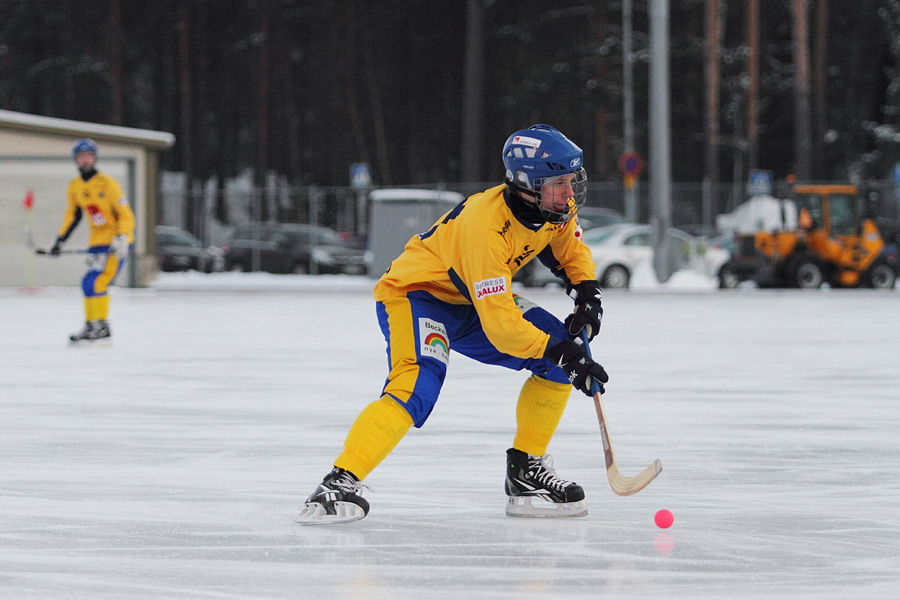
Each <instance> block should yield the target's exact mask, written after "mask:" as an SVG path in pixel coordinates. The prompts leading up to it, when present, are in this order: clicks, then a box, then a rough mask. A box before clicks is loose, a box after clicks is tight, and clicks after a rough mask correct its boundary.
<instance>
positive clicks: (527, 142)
mask: <svg viewBox="0 0 900 600" xmlns="http://www.w3.org/2000/svg"><path fill="white" fill-rule="evenodd" d="M512 143H513V144H515V145H518V146H531V147H532V148H538V147H540V145H541V140H539V139H537V138H533V137H528V136H526V135H517V136H516V137H514V138H513V141H512Z"/></svg>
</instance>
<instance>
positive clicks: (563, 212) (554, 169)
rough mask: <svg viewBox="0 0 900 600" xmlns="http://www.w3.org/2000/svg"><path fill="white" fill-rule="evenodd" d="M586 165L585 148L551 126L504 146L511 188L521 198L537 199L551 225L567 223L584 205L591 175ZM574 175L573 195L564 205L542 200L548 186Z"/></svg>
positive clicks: (512, 138)
mask: <svg viewBox="0 0 900 600" xmlns="http://www.w3.org/2000/svg"><path fill="white" fill-rule="evenodd" d="M583 163H584V155H583V153H582V152H581V148H579V147H578V146H576V145H575V144H573V143H572V141H571V140H570V139H569V138H567V137H566V136H564V135H563V134H562V133H560V132H559V131H558V130H557V129H554V128H553V127H550V126H549V125H532V126H531V127H529V128H528V129H523V130H521V131H517V132H515V133H514V134H512V135H511V136H509V139H508V140H506V144H504V145H503V166H505V167H506V185H507V187H509V188H510V190H512V191H513V192H516V193H517V194H519V195H520V196H522V195H523V194H524V195H525V196H534V198H535V204H536V205H537V207H538V209H539V210H540V211H541V216H542V217H544V219H546V220H547V222H549V223H557V224H558V223H565V222H566V221H568V220H569V219H571V218H572V217H573V216H574V215H575V213H576V211H577V210H578V208H579V207H581V206H582V205H584V202H585V200H586V199H587V175H586V174H585V171H584V165H583ZM570 174H574V175H575V177H573V178H569V181H567V182H566V183H567V184H568V185H571V193H572V195H571V196H569V198H568V199H567V201H566V202H565V204H564V205H562V206H560V205H559V203H558V202H556V203H552V202H549V199H545V198H543V197H542V193H541V190H542V188H543V187H544V186H545V185H546V184H547V183H549V182H550V181H552V180H554V179H556V178H558V177H561V176H564V175H570ZM567 195H568V193H567ZM554 204H555V206H554Z"/></svg>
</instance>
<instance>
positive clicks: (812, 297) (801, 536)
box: [0, 274, 900, 600]
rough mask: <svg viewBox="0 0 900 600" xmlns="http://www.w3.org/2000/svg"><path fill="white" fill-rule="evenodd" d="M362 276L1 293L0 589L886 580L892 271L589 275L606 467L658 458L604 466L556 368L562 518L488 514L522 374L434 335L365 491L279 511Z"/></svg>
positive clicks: (892, 523) (375, 364) (625, 592)
mask: <svg viewBox="0 0 900 600" xmlns="http://www.w3.org/2000/svg"><path fill="white" fill-rule="evenodd" d="M273 278H274V279H273ZM214 281H218V283H216V284H213V283H212V282H214ZM226 281H229V283H228V285H225V283H226ZM191 282H193V283H192V284H191ZM671 282H672V280H670V283H671ZM371 286H372V282H371V281H369V280H366V279H362V278H351V277H347V278H344V277H335V278H326V277H319V278H313V277H303V276H285V277H283V278H280V279H279V278H275V276H261V275H260V276H249V277H248V276H241V275H237V274H221V277H217V276H213V277H204V276H201V275H196V274H187V275H185V276H180V277H175V276H166V277H161V278H160V280H159V281H158V282H157V285H156V287H155V288H153V289H143V290H129V289H114V290H113V292H112V296H113V297H112V303H111V322H112V327H113V335H114V342H113V345H112V346H111V347H107V348H69V347H67V346H66V344H65V338H66V336H67V335H68V333H69V332H71V331H74V330H75V329H77V328H78V327H79V325H80V322H81V319H82V316H81V298H80V295H79V291H78V289H76V288H57V289H42V290H39V291H37V292H35V293H31V294H26V293H21V292H19V291H17V290H3V291H0V330H2V331H3V332H4V335H3V336H2V337H0V457H2V462H0V465H2V466H0V590H2V594H0V596H2V597H9V598H16V599H31V598H35V599H37V598H40V599H48V598H92V599H114V598H115V599H119V598H122V599H124V598H129V599H130V598H166V599H170V598H229V599H231V598H259V599H262V598H267V599H269V598H337V599H340V598H385V599H388V598H390V599H394V598H423V597H425V598H429V599H434V598H437V599H442V598H448V599H449V598H463V597H464V598H490V599H497V598H501V599H502V598H510V599H516V600H519V599H521V598H556V597H565V598H598V597H602V598H605V599H617V598H725V597H727V598H765V599H767V600H780V599H795V598H816V599H817V600H819V599H823V598H824V599H838V598H847V597H859V598H887V597H893V596H894V595H895V594H896V589H897V587H898V585H900V575H898V574H897V568H896V565H897V564H898V563H900V517H898V515H900V485H898V483H897V482H898V478H897V473H898V472H900V441H898V440H900V436H898V435H897V431H898V430H900V408H898V401H900V398H898V391H897V390H898V389H900V368H898V367H900V364H898V362H900V318H898V310H900V303H898V295H897V293H896V292H872V291H869V290H822V291H815V292H806V293H803V292H783V291H766V290H752V289H750V290H745V289H741V290H732V291H726V292H720V291H717V290H706V289H703V290H692V289H686V288H683V287H677V286H675V287H674V288H665V287H664V288H662V289H659V288H654V289H651V290H648V291H646V292H645V291H641V290H640V289H637V290H635V291H632V292H619V293H616V292H609V293H605V294H604V307H605V315H604V325H603V330H602V331H601V333H600V337H599V338H598V339H597V340H595V341H594V343H593V344H592V347H593V351H594V355H595V357H597V358H598V360H600V361H601V362H602V363H603V364H604V366H605V367H606V368H607V370H608V371H609V373H610V376H611V382H610V384H609V386H608V392H607V394H606V396H605V404H606V408H607V412H608V419H609V423H610V428H611V434H612V441H613V444H614V446H615V450H616V454H617V457H618V459H619V462H620V468H621V469H622V471H623V473H624V474H625V475H633V474H636V473H637V472H638V471H640V470H641V469H643V468H644V467H645V466H646V465H647V464H649V463H650V461H652V460H653V459H655V458H660V459H661V460H662V463H663V465H664V471H663V473H662V474H661V475H660V476H659V478H658V479H657V480H656V481H654V482H653V483H652V484H650V486H649V487H647V488H646V489H645V490H643V491H641V492H640V493H638V494H636V495H635V496H631V497H625V498H622V497H618V496H615V495H614V494H613V493H612V492H611V490H610V489H609V486H608V484H607V482H606V477H605V473H604V470H603V458H602V449H601V447H600V438H599V433H598V431H597V424H596V418H595V416H594V415H593V407H592V404H591V402H590V401H589V399H587V398H585V397H583V396H579V395H578V394H577V393H575V394H573V395H572V398H571V400H570V403H569V407H568V409H567V412H566V415H564V417H563V420H562V423H561V424H560V428H559V431H558V433H557V436H556V437H555V438H554V441H553V443H552V444H551V446H550V452H551V453H552V454H553V455H554V459H555V462H556V466H557V468H558V469H559V471H560V474H561V475H563V476H565V477H568V478H571V479H574V480H575V481H578V482H579V483H580V484H582V485H583V486H584V487H585V491H586V494H587V503H588V507H589V510H590V514H589V516H588V517H586V518H583V519H569V520H540V519H535V520H527V519H509V518H506V517H505V516H504V514H503V507H504V501H505V498H504V495H503V484H502V482H503V464H504V456H505V455H504V452H505V450H506V448H507V447H508V446H509V445H510V443H511V440H512V436H513V430H514V424H515V399H516V396H517V393H518V389H519V387H520V386H521V382H522V381H523V375H522V374H521V373H515V372H509V371H505V370H502V369H499V368H492V367H486V366H484V365H480V364H477V363H474V362H472V361H470V360H468V359H465V358H464V357H460V356H458V355H454V356H452V358H451V364H450V373H449V375H448V379H447V383H446V385H445V388H444V393H443V394H442V397H441V400H440V401H439V403H438V405H437V407H436V409H435V411H434V413H433V415H432V416H431V418H430V420H429V422H428V423H426V425H425V427H423V428H422V429H421V430H413V431H411V432H410V434H409V435H407V437H406V438H405V439H404V440H403V441H402V442H401V443H400V445H399V446H398V448H397V449H396V450H395V451H394V453H393V454H392V455H391V456H389V457H388V459H387V460H386V461H385V462H384V463H383V464H382V465H381V466H380V467H379V468H378V469H376V470H375V471H374V472H373V473H372V475H371V476H370V477H369V478H368V480H367V482H366V483H367V484H369V485H370V486H371V487H372V488H373V489H372V490H370V491H368V492H366V496H367V497H368V498H369V500H370V502H371V503H372V511H371V513H370V514H369V516H368V517H367V518H366V519H364V520H362V521H360V522H358V523H354V524H350V525H346V526H340V527H331V528H328V527H318V528H317V527H301V526H299V525H297V524H296V523H294V522H293V520H292V519H293V517H294V516H295V514H296V512H297V511H298V509H299V507H300V504H301V502H302V501H303V499H304V498H305V497H306V495H308V494H309V493H310V492H311V491H312V490H313V488H314V487H315V486H316V484H317V483H318V481H319V480H320V479H321V477H322V475H323V474H324V473H325V472H326V471H327V469H328V468H329V466H330V464H331V461H332V460H333V458H334V456H335V455H336V454H337V452H338V451H339V449H340V445H341V443H342V442H343V439H344V436H345V434H346V431H347V429H348V428H349V425H350V423H351V422H352V420H353V419H354V418H355V417H356V415H357V414H358V412H359V411H360V410H361V409H362V408H363V407H364V406H365V405H366V404H367V403H368V402H370V401H371V400H373V399H375V398H376V397H377V395H378V393H379V391H380V389H381V385H382V383H383V378H384V375H385V364H384V363H385V356H384V342H383V339H382V337H381V332H380V331H379V329H378V326H377V324H376V321H375V316H374V308H373V305H372V300H371ZM254 287H256V288H263V289H264V290H266V291H264V292H257V293H251V292H250V290H249V289H248V288H254ZM197 288H206V291H203V292H199V291H188V290H190V289H194V290H196V289H197ZM179 290H181V291H179ZM521 292H522V293H523V294H524V295H526V296H527V297H529V298H531V299H532V300H534V301H537V302H538V303H540V304H541V305H542V306H545V307H546V308H548V309H549V310H551V311H552V312H554V313H555V314H557V315H558V316H560V317H564V316H565V314H566V313H567V310H568V309H569V308H570V306H571V301H570V300H569V299H568V298H566V297H565V296H564V295H563V294H562V293H561V292H560V291H559V290H558V289H548V290H539V291H538V290H521ZM661 508H668V509H670V510H672V512H673V513H674V515H675V524H674V525H673V527H672V528H671V529H669V530H666V531H662V530H660V529H658V528H656V526H655V525H654V524H653V515H654V513H655V512H656V511H657V510H659V509H661Z"/></svg>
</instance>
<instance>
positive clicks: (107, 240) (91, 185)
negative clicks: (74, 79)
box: [50, 139, 134, 343]
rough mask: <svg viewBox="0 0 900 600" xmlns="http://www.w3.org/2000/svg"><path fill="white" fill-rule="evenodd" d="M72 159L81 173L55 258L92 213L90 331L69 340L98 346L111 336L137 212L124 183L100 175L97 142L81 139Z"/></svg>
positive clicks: (87, 288) (87, 285) (84, 284)
mask: <svg viewBox="0 0 900 600" xmlns="http://www.w3.org/2000/svg"><path fill="white" fill-rule="evenodd" d="M72 156H73V157H74V159H75V163H76V164H77V165H78V170H79V172H80V175H79V176H78V177H76V178H75V179H73V180H72V181H71V182H70V183H69V188H68V192H67V194H66V196H67V198H68V199H67V204H66V214H65V217H64V218H63V224H62V227H60V230H59V235H58V236H57V238H56V242H55V243H54V244H53V247H52V248H51V249H50V254H51V255H52V256H59V253H60V251H61V250H62V246H63V243H65V241H66V240H67V239H68V238H69V236H70V235H71V234H72V231H74V230H75V227H76V226H77V225H78V223H79V222H80V221H81V218H82V216H84V215H85V214H87V219H88V224H89V225H90V228H91V235H90V239H89V241H88V257H89V258H88V267H87V271H86V272H85V274H84V278H82V280H81V289H82V291H83V292H84V312H85V317H86V318H85V325H84V328H83V329H82V330H81V331H78V332H77V333H73V334H72V335H71V336H69V341H70V342H72V343H81V342H96V341H98V340H108V339H109V338H110V335H111V332H110V328H109V323H108V322H107V316H108V313H109V296H108V295H107V289H108V287H109V286H110V285H111V284H112V283H113V282H114V281H115V279H116V276H117V275H118V274H119V271H121V270H122V265H124V264H125V260H126V259H127V257H128V248H129V245H130V244H131V243H132V242H134V213H133V212H132V211H131V206H130V205H129V204H128V198H126V197H125V194H124V193H123V192H122V188H121V187H120V186H119V184H118V182H116V180H115V179H113V178H112V177H110V176H109V175H106V174H105V173H100V172H99V171H97V169H96V166H95V164H96V161H97V144H96V143H94V141H93V140H90V139H82V140H78V141H77V142H76V143H75V146H74V147H73V148H72Z"/></svg>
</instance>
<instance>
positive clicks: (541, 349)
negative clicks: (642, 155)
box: [297, 125, 608, 523]
mask: <svg viewBox="0 0 900 600" xmlns="http://www.w3.org/2000/svg"><path fill="white" fill-rule="evenodd" d="M503 163H504V166H505V167H506V182H505V183H504V184H501V185H498V186H495V187H492V188H490V189H488V190H485V191H484V192H482V193H479V194H475V195H473V196H471V197H469V198H467V199H466V200H464V201H463V202H461V203H460V204H458V205H457V206H456V207H455V208H454V209H453V210H451V211H450V212H448V213H447V214H446V215H444V216H443V217H442V218H441V219H440V220H439V221H438V222H437V223H435V225H434V226H433V227H432V228H431V229H429V230H428V231H426V232H424V233H421V234H419V235H418V236H415V237H413V238H412V239H411V240H410V241H409V243H407V245H406V247H405V249H404V251H403V253H402V254H401V255H400V256H399V257H398V258H397V259H396V260H394V261H393V263H391V266H390V267H389V268H388V270H387V272H385V274H384V275H383V276H382V277H381V279H380V280H379V282H378V283H377V285H376V286H375V300H376V310H377V314H378V322H379V324H380V326H381V329H382V331H383V333H384V336H385V340H386V341H387V353H388V359H389V363H390V373H389V374H388V377H387V381H386V382H385V385H384V388H383V390H382V393H381V398H380V399H378V400H376V401H375V402H373V403H371V404H369V405H368V406H367V407H366V408H365V409H364V410H363V411H362V413H361V414H360V415H359V417H358V418H357V419H356V421H355V422H354V424H353V426H352V427H351V429H350V432H349V434H348V435H347V439H346V441H345V443H344V448H343V451H342V452H341V453H340V455H339V456H338V457H337V459H336V460H335V462H334V469H333V470H332V471H331V472H330V473H328V475H326V476H325V478H324V480H323V481H322V483H321V485H319V487H318V488H317V489H316V490H315V491H314V492H313V494H312V495H311V496H310V497H309V499H308V500H307V502H306V504H305V505H304V507H303V509H302V511H301V513H300V515H299V516H298V517H297V521H298V522H300V523H342V522H349V521H354V520H357V519H361V518H363V517H365V516H366V514H367V513H368V511H369V504H368V502H367V501H366V500H365V499H364V498H363V497H362V495H361V489H362V484H361V481H362V480H363V479H364V478H365V477H366V476H367V475H368V474H369V473H370V472H371V471H372V470H373V469H374V468H375V467H376V466H377V465H378V464H379V463H380V462H381V461H382V460H383V459H384V458H385V457H386V456H387V455H388V454H389V453H390V452H391V450H392V449H393V448H394V447H395V446H396V445H397V443H398V442H399V441H400V439H401V438H402V437H403V436H404V435H405V434H406V432H407V431H408V430H409V428H410V426H412V425H415V426H416V427H421V426H422V425H423V424H424V423H425V420H426V419H427V418H428V415H429V414H430V413H431V410H432V409H433V408H434V404H435V402H436V401H437V398H438V394H439V392H440V389H441V385H442V384H443V381H444V376H445V375H446V372H447V365H448V362H449V351H450V349H453V350H455V351H456V352H459V353H460V354H463V355H465V356H468V357H470V358H474V359H475V360H478V361H481V362H483V363H487V364H494V365H501V366H504V367H507V368H510V369H517V370H523V369H524V370H528V371H530V372H531V376H530V377H529V378H528V379H527V380H526V381H525V384H524V385H523V387H522V390H521V392H520V394H519V398H518V404H517V407H516V422H517V430H516V435H515V438H514V440H513V447H512V448H510V449H509V450H508V451H507V476H506V482H505V488H506V493H507V496H508V501H507V508H506V512H507V514H509V515H511V516H582V515H585V514H587V508H586V506H585V504H584V491H583V490H582V488H581V486H579V485H577V484H576V483H573V482H570V481H566V480H564V479H562V478H561V477H559V476H558V475H557V474H556V472H555V471H554V470H553V467H552V462H551V460H550V457H549V455H547V454H546V450H547V445H548V444H549V443H550V439H551V438H552V437H553V434H554V432H555V431H556V427H557V425H558V424H559V420H560V418H561V417H562V413H563V410H564V409H565V406H566V402H567V400H568V397H569V393H570V391H571V389H572V386H573V385H574V386H575V387H577V388H578V389H579V390H581V391H582V392H584V393H585V394H588V395H590V387H591V382H592V380H596V381H598V382H599V383H601V387H602V383H606V382H607V380H608V378H607V375H606V372H605V371H604V369H603V367H601V366H600V365H599V364H597V363H595V362H594V361H593V360H591V359H590V358H589V357H588V356H587V355H586V353H585V351H584V350H583V348H582V347H581V346H580V345H579V344H577V343H575V342H573V341H572V339H571V337H570V336H574V335H577V334H578V333H579V332H580V331H581V330H582V329H585V330H586V331H587V334H588V336H589V337H590V338H593V336H594V335H596V333H597V331H598V330H599V328H600V320H601V317H602V313H603V311H602V308H601V305H600V299H601V298H600V288H599V285H598V284H597V281H596V280H595V279H594V263H593V261H592V260H591V254H590V250H589V249H588V248H587V246H585V245H584V244H583V243H582V242H581V236H580V228H579V227H578V224H577V222H576V220H575V219H574V218H573V217H574V216H575V214H576V211H577V210H578V207H579V206H581V205H582V204H583V203H584V201H585V197H586V193H587V177H586V175H585V171H584V168H583V167H582V163H583V155H582V151H581V149H580V148H579V147H578V146H576V145H575V144H574V143H572V142H571V141H570V140H569V139H568V138H566V137H565V136H564V135H563V134H562V133H560V132H559V131H557V130H556V129H554V128H553V127H550V126H548V125H534V126H532V127H530V128H529V129H526V130H522V131H518V132H516V133H514V134H513V135H512V136H510V137H509V139H508V140H507V141H506V144H505V145H504V147H503ZM535 256H540V259H541V261H542V262H544V263H545V264H547V265H548V266H550V267H552V268H553V269H554V272H555V273H556V274H557V275H559V276H560V277H561V278H563V280H564V281H565V282H566V284H567V289H568V292H569V294H570V295H571V296H572V297H573V298H574V299H575V309H574V312H573V313H572V314H571V315H570V316H569V317H568V318H567V319H566V322H565V324H563V323H562V322H561V321H559V319H557V318H556V317H554V316H553V315H551V314H550V313H549V312H547V311H546V310H544V309H542V308H540V307H538V306H536V305H535V304H533V303H531V302H528V301H527V300H525V299H523V298H519V297H517V296H515V295H514V294H513V293H512V289H511V282H512V277H513V275H515V273H516V272H517V271H518V270H519V269H520V268H521V267H522V266H523V265H525V264H526V263H527V262H528V261H530V260H532V259H534V257H535Z"/></svg>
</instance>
